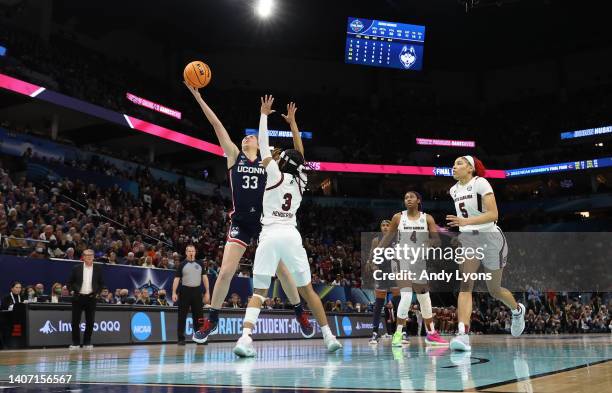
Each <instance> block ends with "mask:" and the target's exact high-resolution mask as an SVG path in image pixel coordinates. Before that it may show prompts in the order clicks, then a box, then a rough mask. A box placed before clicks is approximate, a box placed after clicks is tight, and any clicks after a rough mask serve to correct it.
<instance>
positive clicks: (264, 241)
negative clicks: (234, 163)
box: [234, 96, 342, 357]
mask: <svg viewBox="0 0 612 393" xmlns="http://www.w3.org/2000/svg"><path fill="white" fill-rule="evenodd" d="M273 102H274V98H273V97H272V96H266V97H265V98H262V99H261V119H260V122H259V146H260V151H261V158H262V165H263V166H264V168H266V172H267V174H268V178H267V179H266V191H265V193H264V196H263V215H262V219H261V221H262V224H263V228H262V231H261V234H260V235H259V245H258V247H257V250H256V252H255V263H254V266H253V297H252V298H251V300H250V301H249V304H248V306H247V309H246V313H245V316H244V325H243V329H242V337H240V339H239V340H238V342H237V343H236V346H235V347H234V353H235V354H236V355H238V356H240V357H253V356H255V349H254V348H253V339H252V337H251V334H252V332H253V328H254V327H255V324H256V322H257V318H258V316H259V312H260V310H261V305H262V304H263V302H264V301H265V300H266V294H267V293H268V289H269V287H270V280H271V278H272V276H273V275H274V272H276V270H277V266H278V264H279V262H280V260H281V259H282V260H283V262H284V263H285V265H286V267H287V269H288V270H289V271H290V272H291V275H292V276H293V279H294V280H295V282H296V284H297V287H298V290H299V292H300V294H301V295H302V297H304V299H305V300H306V302H307V303H308V305H309V306H310V308H311V309H312V312H313V314H314V316H315V318H316V319H317V321H318V322H319V325H320V326H321V332H322V333H323V339H324V342H325V345H326V347H327V350H328V351H329V352H335V351H337V350H338V349H340V348H342V345H340V343H339V342H338V340H336V337H334V335H333V334H332V333H331V329H330V328H329V325H328V324H327V317H326V316H325V311H324V310H323V304H321V299H320V298H319V295H318V294H317V293H316V292H315V291H314V289H313V288H312V284H311V282H310V265H309V263H308V257H307V255H306V250H305V249H304V246H303V245H302V236H301V235H300V232H299V231H298V230H297V228H296V225H297V222H296V217H295V216H296V213H297V211H298V209H299V207H300V203H301V202H302V193H303V191H304V189H305V187H306V182H307V178H306V174H304V173H303V169H304V157H303V156H302V154H301V153H300V152H299V151H297V150H293V149H291V150H286V151H283V152H282V153H281V154H280V157H279V161H278V163H277V162H276V161H274V160H273V159H272V156H271V154H270V151H269V148H268V115H270V114H271V113H273V112H274V111H273V110H272V103H273Z"/></svg>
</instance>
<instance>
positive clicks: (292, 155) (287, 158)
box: [279, 149, 306, 193]
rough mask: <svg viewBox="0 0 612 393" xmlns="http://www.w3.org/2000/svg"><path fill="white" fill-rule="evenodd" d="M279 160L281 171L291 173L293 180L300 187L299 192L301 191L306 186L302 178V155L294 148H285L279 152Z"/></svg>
mask: <svg viewBox="0 0 612 393" xmlns="http://www.w3.org/2000/svg"><path fill="white" fill-rule="evenodd" d="M279 162H280V165H279V169H280V170H281V172H284V173H287V174H290V175H292V176H293V180H294V181H295V182H296V183H297V184H298V187H299V188H300V192H301V193H303V192H304V191H305V188H306V187H305V185H306V181H305V180H304V179H303V178H302V176H303V175H304V174H303V171H304V156H302V153H300V152H299V151H297V150H295V149H288V150H285V151H283V152H282V153H281V154H280V156H279ZM302 187H303V188H302Z"/></svg>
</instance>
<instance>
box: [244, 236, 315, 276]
mask: <svg viewBox="0 0 612 393" xmlns="http://www.w3.org/2000/svg"><path fill="white" fill-rule="evenodd" d="M281 260H282V261H283V263H284V264H285V266H287V270H289V272H290V273H291V275H292V276H293V278H294V279H295V280H296V284H297V286H298V287H301V286H305V285H307V284H308V283H309V282H310V265H309V264H308V256H307V255H306V250H305V249H304V246H303V245H302V236H301V235H300V232H299V231H298V230H297V228H295V227H293V226H291V225H282V224H281V225H269V226H264V227H263V229H262V231H261V234H260V235H259V244H258V245H257V250H256V251H255V262H254V265H253V276H255V275H262V276H270V277H272V276H274V275H275V274H276V269H277V268H278V264H279V262H280V261H281ZM300 277H302V278H301V279H300ZM304 277H308V282H303V281H304V280H305V278H304Z"/></svg>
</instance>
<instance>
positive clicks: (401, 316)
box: [378, 191, 448, 347]
mask: <svg viewBox="0 0 612 393" xmlns="http://www.w3.org/2000/svg"><path fill="white" fill-rule="evenodd" d="M421 201H422V198H421V195H420V194H419V193H418V192H416V191H408V192H407V193H406V194H405V195H404V205H405V206H406V210H404V211H402V212H399V213H396V214H395V215H394V216H393V219H392V220H391V225H390V226H389V231H388V232H387V234H386V235H385V236H384V237H383V238H382V240H381V241H380V244H379V245H378V247H381V248H384V247H388V245H389V244H391V241H392V240H393V238H394V237H395V236H396V234H397V242H398V245H399V246H400V247H401V248H404V246H406V248H408V249H411V248H422V249H423V252H422V253H421V254H420V255H419V256H418V257H417V258H416V260H411V259H410V258H404V257H402V258H400V271H401V272H412V273H413V275H414V279H413V280H412V281H409V280H402V281H400V282H398V285H399V286H400V288H401V290H400V303H399V306H398V307H397V331H396V332H395V334H394V335H393V340H392V341H391V345H392V346H394V347H400V346H402V341H403V338H404V337H402V336H403V335H402V329H403V326H404V324H405V323H406V319H407V318H408V311H409V310H410V303H411V302H412V291H413V289H414V292H416V298H417V300H418V302H419V305H420V306H421V314H422V316H423V319H424V321H425V330H426V331H427V336H426V337H425V343H426V344H427V345H428V346H447V345H448V342H447V341H446V340H444V339H443V338H442V337H440V335H439V334H438V332H437V331H436V330H435V327H434V322H433V311H432V308H431V298H430V296H429V288H428V285H427V280H424V279H422V278H421V277H420V276H421V273H422V272H425V271H426V257H425V255H424V251H425V248H426V247H427V245H428V244H430V243H431V244H432V245H438V244H439V243H440V238H439V236H438V227H437V225H436V222H435V221H434V219H433V217H432V216H430V215H429V214H426V213H424V212H422V211H421ZM430 238H431V241H430Z"/></svg>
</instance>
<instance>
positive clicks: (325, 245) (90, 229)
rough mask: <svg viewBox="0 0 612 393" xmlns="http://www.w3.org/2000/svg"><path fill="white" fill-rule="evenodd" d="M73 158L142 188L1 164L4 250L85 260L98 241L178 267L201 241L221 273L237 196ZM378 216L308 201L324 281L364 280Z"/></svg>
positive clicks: (306, 223) (211, 268)
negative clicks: (48, 176)
mask: <svg viewBox="0 0 612 393" xmlns="http://www.w3.org/2000/svg"><path fill="white" fill-rule="evenodd" d="M7 159H8V158H7ZM73 165H82V166H84V167H87V168H88V169H90V170H100V171H105V172H108V171H112V172H113V173H114V174H115V175H123V176H129V178H130V179H131V180H133V181H136V182H138V184H139V188H140V190H141V192H140V194H141V195H140V196H138V197H137V196H134V195H132V194H130V193H127V192H124V191H123V190H122V189H121V188H119V187H117V186H114V187H111V188H108V189H102V188H100V187H98V186H96V185H94V184H84V183H83V182H81V181H79V180H75V181H70V180H68V179H63V180H61V181H59V182H56V183H49V184H42V185H35V184H34V183H33V182H30V181H28V180H26V178H25V177H20V178H18V179H12V178H11V176H10V173H9V171H8V170H7V169H4V168H3V167H2V166H1V165H0V237H1V238H2V239H3V240H2V248H4V252H13V253H16V254H19V255H26V256H30V257H32V258H49V257H54V258H63V259H79V258H80V256H81V253H82V251H83V250H84V249H86V248H88V247H90V248H92V249H93V250H94V252H95V258H96V260H97V261H100V262H105V263H109V264H125V265H134V266H143V267H158V268H162V269H172V268H174V267H175V266H176V265H178V263H179V262H180V261H181V260H182V252H183V250H184V249H185V246H186V245H187V244H194V245H195V246H196V250H197V255H198V257H199V258H201V259H202V260H203V261H204V262H205V263H206V264H207V268H208V273H209V274H211V275H213V276H216V275H217V273H218V269H219V266H220V263H221V259H222V253H223V247H224V240H225V234H226V233H227V229H228V228H227V226H228V219H229V216H228V211H229V206H230V202H229V201H227V200H223V199H222V198H220V197H219V196H212V197H211V196H204V195H199V194H195V193H190V192H187V191H186V190H185V188H184V186H183V185H181V184H180V183H176V184H170V183H168V182H164V181H162V180H159V179H153V177H152V176H151V174H150V172H149V171H148V170H146V169H138V170H136V171H135V173H131V174H129V173H119V172H118V170H114V169H113V168H112V167H107V166H99V167H98V166H96V165H95V164H94V165H92V164H86V163H73ZM372 220H373V218H372V216H371V214H367V213H364V212H363V211H361V210H357V209H351V208H331V207H320V206H317V205H314V204H312V203H306V202H305V203H304V206H302V208H301V210H300V214H299V222H300V226H301V228H302V231H303V232H304V233H305V234H308V235H305V236H304V238H305V247H306V250H307V253H308V256H309V259H310V262H311V265H312V266H313V273H315V274H316V279H315V281H316V282H328V283H334V282H335V284H334V285H343V286H359V281H360V279H359V276H360V271H359V268H360V265H361V260H360V255H359V252H358V250H359V247H358V242H359V233H360V232H361V231H364V230H368V229H369V228H370V227H371V224H372ZM26 239H30V240H26ZM254 255H255V247H254V245H251V246H249V248H248V249H247V251H246V252H245V254H244V257H243V260H242V261H241V266H242V268H241V269H239V271H238V272H237V273H238V274H240V275H249V274H250V273H249V272H250V269H249V266H252V263H253V258H254ZM338 275H340V276H341V277H342V278H340V279H339V278H338V277H339V276H338ZM341 282H342V283H341Z"/></svg>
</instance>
